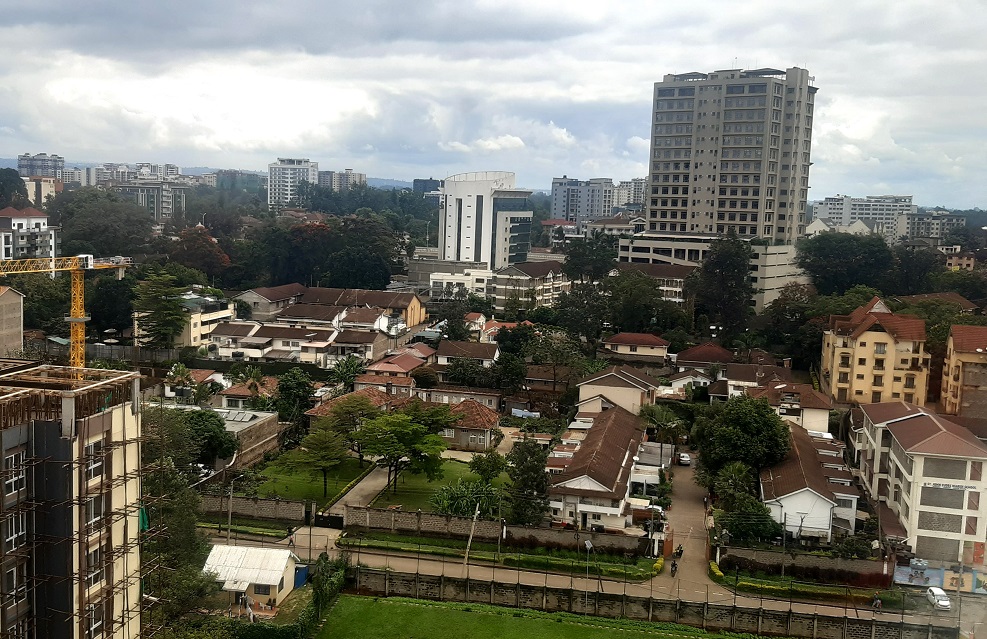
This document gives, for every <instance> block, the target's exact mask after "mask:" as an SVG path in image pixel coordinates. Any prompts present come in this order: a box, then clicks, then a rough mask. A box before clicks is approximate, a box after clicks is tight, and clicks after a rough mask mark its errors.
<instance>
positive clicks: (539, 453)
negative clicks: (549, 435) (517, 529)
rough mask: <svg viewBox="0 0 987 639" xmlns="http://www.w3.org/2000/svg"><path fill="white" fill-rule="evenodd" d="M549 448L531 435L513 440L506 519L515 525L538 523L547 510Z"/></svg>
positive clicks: (508, 457) (509, 460)
mask: <svg viewBox="0 0 987 639" xmlns="http://www.w3.org/2000/svg"><path fill="white" fill-rule="evenodd" d="M547 459H548V451H547V450H545V449H544V448H542V446H541V444H539V443H538V442H536V441H535V440H533V439H524V440H522V441H520V442H517V443H516V444H514V448H512V449H511V452H509V453H508V454H507V463H508V468H507V475H508V477H510V479H511V484H510V488H509V489H508V491H507V494H508V496H509V502H510V512H509V515H508V521H509V522H510V523H512V524H515V525H524V526H537V525H539V524H541V523H542V520H543V519H544V518H545V513H547V512H548V475H547V474H546V473H545V462H546V460H547Z"/></svg>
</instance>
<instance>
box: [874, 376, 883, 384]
mask: <svg viewBox="0 0 987 639" xmlns="http://www.w3.org/2000/svg"><path fill="white" fill-rule="evenodd" d="M874 386H884V375H875V376H874Z"/></svg>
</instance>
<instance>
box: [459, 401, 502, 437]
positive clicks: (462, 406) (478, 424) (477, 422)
mask: <svg viewBox="0 0 987 639" xmlns="http://www.w3.org/2000/svg"><path fill="white" fill-rule="evenodd" d="M449 412H450V413H452V414H453V415H456V416H458V417H459V423H458V424H456V425H457V426H458V427H459V428H471V429H474V430H489V429H491V428H496V427H497V423H498V422H499V421H500V415H499V414H498V413H497V411H495V410H493V409H490V408H487V407H486V406H484V405H483V404H481V403H480V402H477V401H475V400H472V399H464V400H463V401H461V402H459V403H458V404H456V405H455V406H453V407H452V408H451V409H449Z"/></svg>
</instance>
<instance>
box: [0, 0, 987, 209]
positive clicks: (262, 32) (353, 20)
mask: <svg viewBox="0 0 987 639" xmlns="http://www.w3.org/2000/svg"><path fill="white" fill-rule="evenodd" d="M185 4H186V3H183V2H178V3H177V4H171V5H161V6H138V5H133V6H122V5H108V6H105V7H104V6H85V5H79V6H74V5H69V6H66V7H62V8H61V10H59V11H57V12H51V11H45V10H44V9H43V8H41V7H36V6H33V5H30V4H26V3H25V4H23V6H22V7H21V8H20V9H19V10H17V11H15V12H12V14H11V17H12V21H11V22H9V23H7V24H5V25H4V26H2V27H0V33H3V34H4V37H5V41H6V42H7V43H8V44H9V45H10V46H9V47H8V50H9V51H10V53H9V54H8V55H7V56H5V58H4V61H3V62H2V63H0V78H2V80H3V81H2V83H0V86H4V87H5V91H4V95H5V97H6V99H5V100H3V101H0V156H5V157H16V156H17V155H18V154H20V153H24V152H30V153H40V152H47V153H56V154H58V155H61V156H64V157H66V158H67V159H68V161H69V162H72V161H73V160H74V161H80V162H81V161H92V162H109V161H125V160H126V159H127V158H141V159H144V160H145V161H155V162H174V163H176V164H179V165H182V166H212V167H217V168H242V169H248V170H257V171H263V170H264V168H265V167H266V166H267V164H269V163H270V162H272V161H274V159H275V158H277V157H310V158H312V159H313V160H317V161H319V162H320V164H325V165H326V166H349V167H353V168H354V169H355V170H357V171H361V172H364V173H366V174H367V175H369V176H374V177H378V178H390V179H399V180H407V181H411V180H412V179H413V178H416V177H427V176H429V175H430V176H432V177H435V178H438V179H441V178H444V177H446V176H448V175H452V174H456V173H462V172H468V171H476V170H481V171H482V170H507V171H512V172H514V173H516V175H517V183H518V185H519V186H524V187H527V188H539V189H545V188H548V187H549V186H550V184H551V181H552V178H553V177H560V176H562V175H569V176H571V177H575V178H578V179H590V178H594V177H611V178H613V179H614V180H616V181H619V180H626V179H630V178H634V177H643V176H645V175H647V174H648V171H647V160H648V157H647V156H648V148H649V135H650V124H651V123H650V117H651V113H652V105H651V102H652V91H653V85H654V83H655V82H657V81H660V80H661V79H662V77H663V76H664V75H666V74H671V73H674V74H678V73H687V72H691V71H711V70H720V69H734V68H736V69H754V68H761V67H774V68H781V69H784V68H788V67H792V66H799V67H803V68H806V69H808V71H809V73H810V74H811V75H812V76H813V77H814V78H815V82H814V84H815V86H817V87H818V88H819V93H818V95H817V98H816V99H817V113H816V119H815V123H814V134H813V143H812V156H813V157H812V162H813V166H812V170H811V172H810V187H811V190H810V192H809V196H808V199H809V200H820V199H822V198H824V197H827V196H832V195H834V194H837V193H848V194H852V195H854V196H864V195H880V194H890V193H893V194H911V195H914V197H915V201H916V203H919V204H922V205H926V206H934V205H944V206H947V207H953V208H971V207H975V206H981V207H983V206H984V205H985V202H987V187H985V186H984V185H983V182H982V181H981V180H979V179H978V177H979V171H978V169H979V167H980V166H981V165H982V164H983V162H984V161H985V160H987V151H985V149H987V145H985V144H984V139H983V138H984V136H985V134H987V132H985V131H984V129H983V127H982V126H980V124H979V122H980V115H979V112H978V107H979V103H980V98H982V97H983V94H984V92H985V89H984V88H983V87H982V85H981V84H980V83H977V82H972V81H971V78H975V77H978V71H979V68H978V65H977V62H978V60H979V59H980V57H982V55H981V53H982V45H980V44H979V41H978V37H979V34H978V33H977V28H976V27H977V25H978V24H981V23H982V20H978V19H977V16H981V17H985V16H984V14H985V12H987V9H985V7H984V6H982V5H980V4H978V3H976V2H957V3H952V4H949V5H946V6H939V5H932V4H928V3H924V2H918V1H916V2H902V3H897V4H895V5H893V6H891V5H887V4H885V3H878V2H860V3H855V4H854V5H853V6H849V7H841V9H840V11H839V12H834V11H832V7H831V6H828V5H826V4H824V3H806V4H804V5H800V6H798V7H790V6H786V7H785V10H784V11H783V12H782V11H779V10H778V8H779V7H780V6H781V5H778V4H777V3H772V2H754V3H747V4H745V5H743V7H742V8H738V7H736V6H735V5H732V4H728V3H719V2H709V3H706V4H704V5H703V6H702V7H701V8H700V9H699V10H698V11H697V10H696V8H695V7H689V8H686V7H682V8H681V9H678V8H675V7H667V6H658V5H656V6H655V7H651V6H647V5H639V4H634V3H620V2H618V3H613V4H611V5H607V6H602V5H599V4H592V5H591V4H588V3H586V4H578V3H577V4H573V3H565V4H564V5H563V4H553V3H550V2H546V3H538V4H536V5H532V4H530V3H528V4H521V3H516V4H512V3H509V2H508V3H496V4H493V3H489V2H475V3H456V4H455V5H443V4H435V5H424V6H418V5H407V4H405V3H395V2H385V1H379V2H369V3H365V4H364V5H361V8H360V10H358V11H349V10H348V11H344V12H340V11H337V10H336V9H334V8H333V6H332V5H324V4H323V3H316V2H309V3H306V2H302V3H299V4H295V5H292V7H293V12H292V13H288V12H287V11H284V10H283V9H278V8H277V7H274V6H270V5H266V4H253V3H248V4H246V5H242V4H241V3H237V5H232V4H231V3H227V2H216V3H209V4H208V5H205V6H202V5H199V4H197V5H194V8H193V5H191V4H188V6H185ZM234 8H236V9H237V10H234ZM932 105H935V106H934V108H933V107H932Z"/></svg>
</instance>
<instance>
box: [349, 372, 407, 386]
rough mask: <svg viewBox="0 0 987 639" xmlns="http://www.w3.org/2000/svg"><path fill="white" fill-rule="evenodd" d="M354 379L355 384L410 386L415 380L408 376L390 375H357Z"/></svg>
mask: <svg viewBox="0 0 987 639" xmlns="http://www.w3.org/2000/svg"><path fill="white" fill-rule="evenodd" d="M355 381H356V383H357V384H377V385H379V386H387V385H388V384H390V385H391V386H407V387H409V388H410V387H412V386H414V385H415V380H413V379H411V378H410V377H393V376H391V375H370V374H364V375H357V376H356V380H355Z"/></svg>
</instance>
